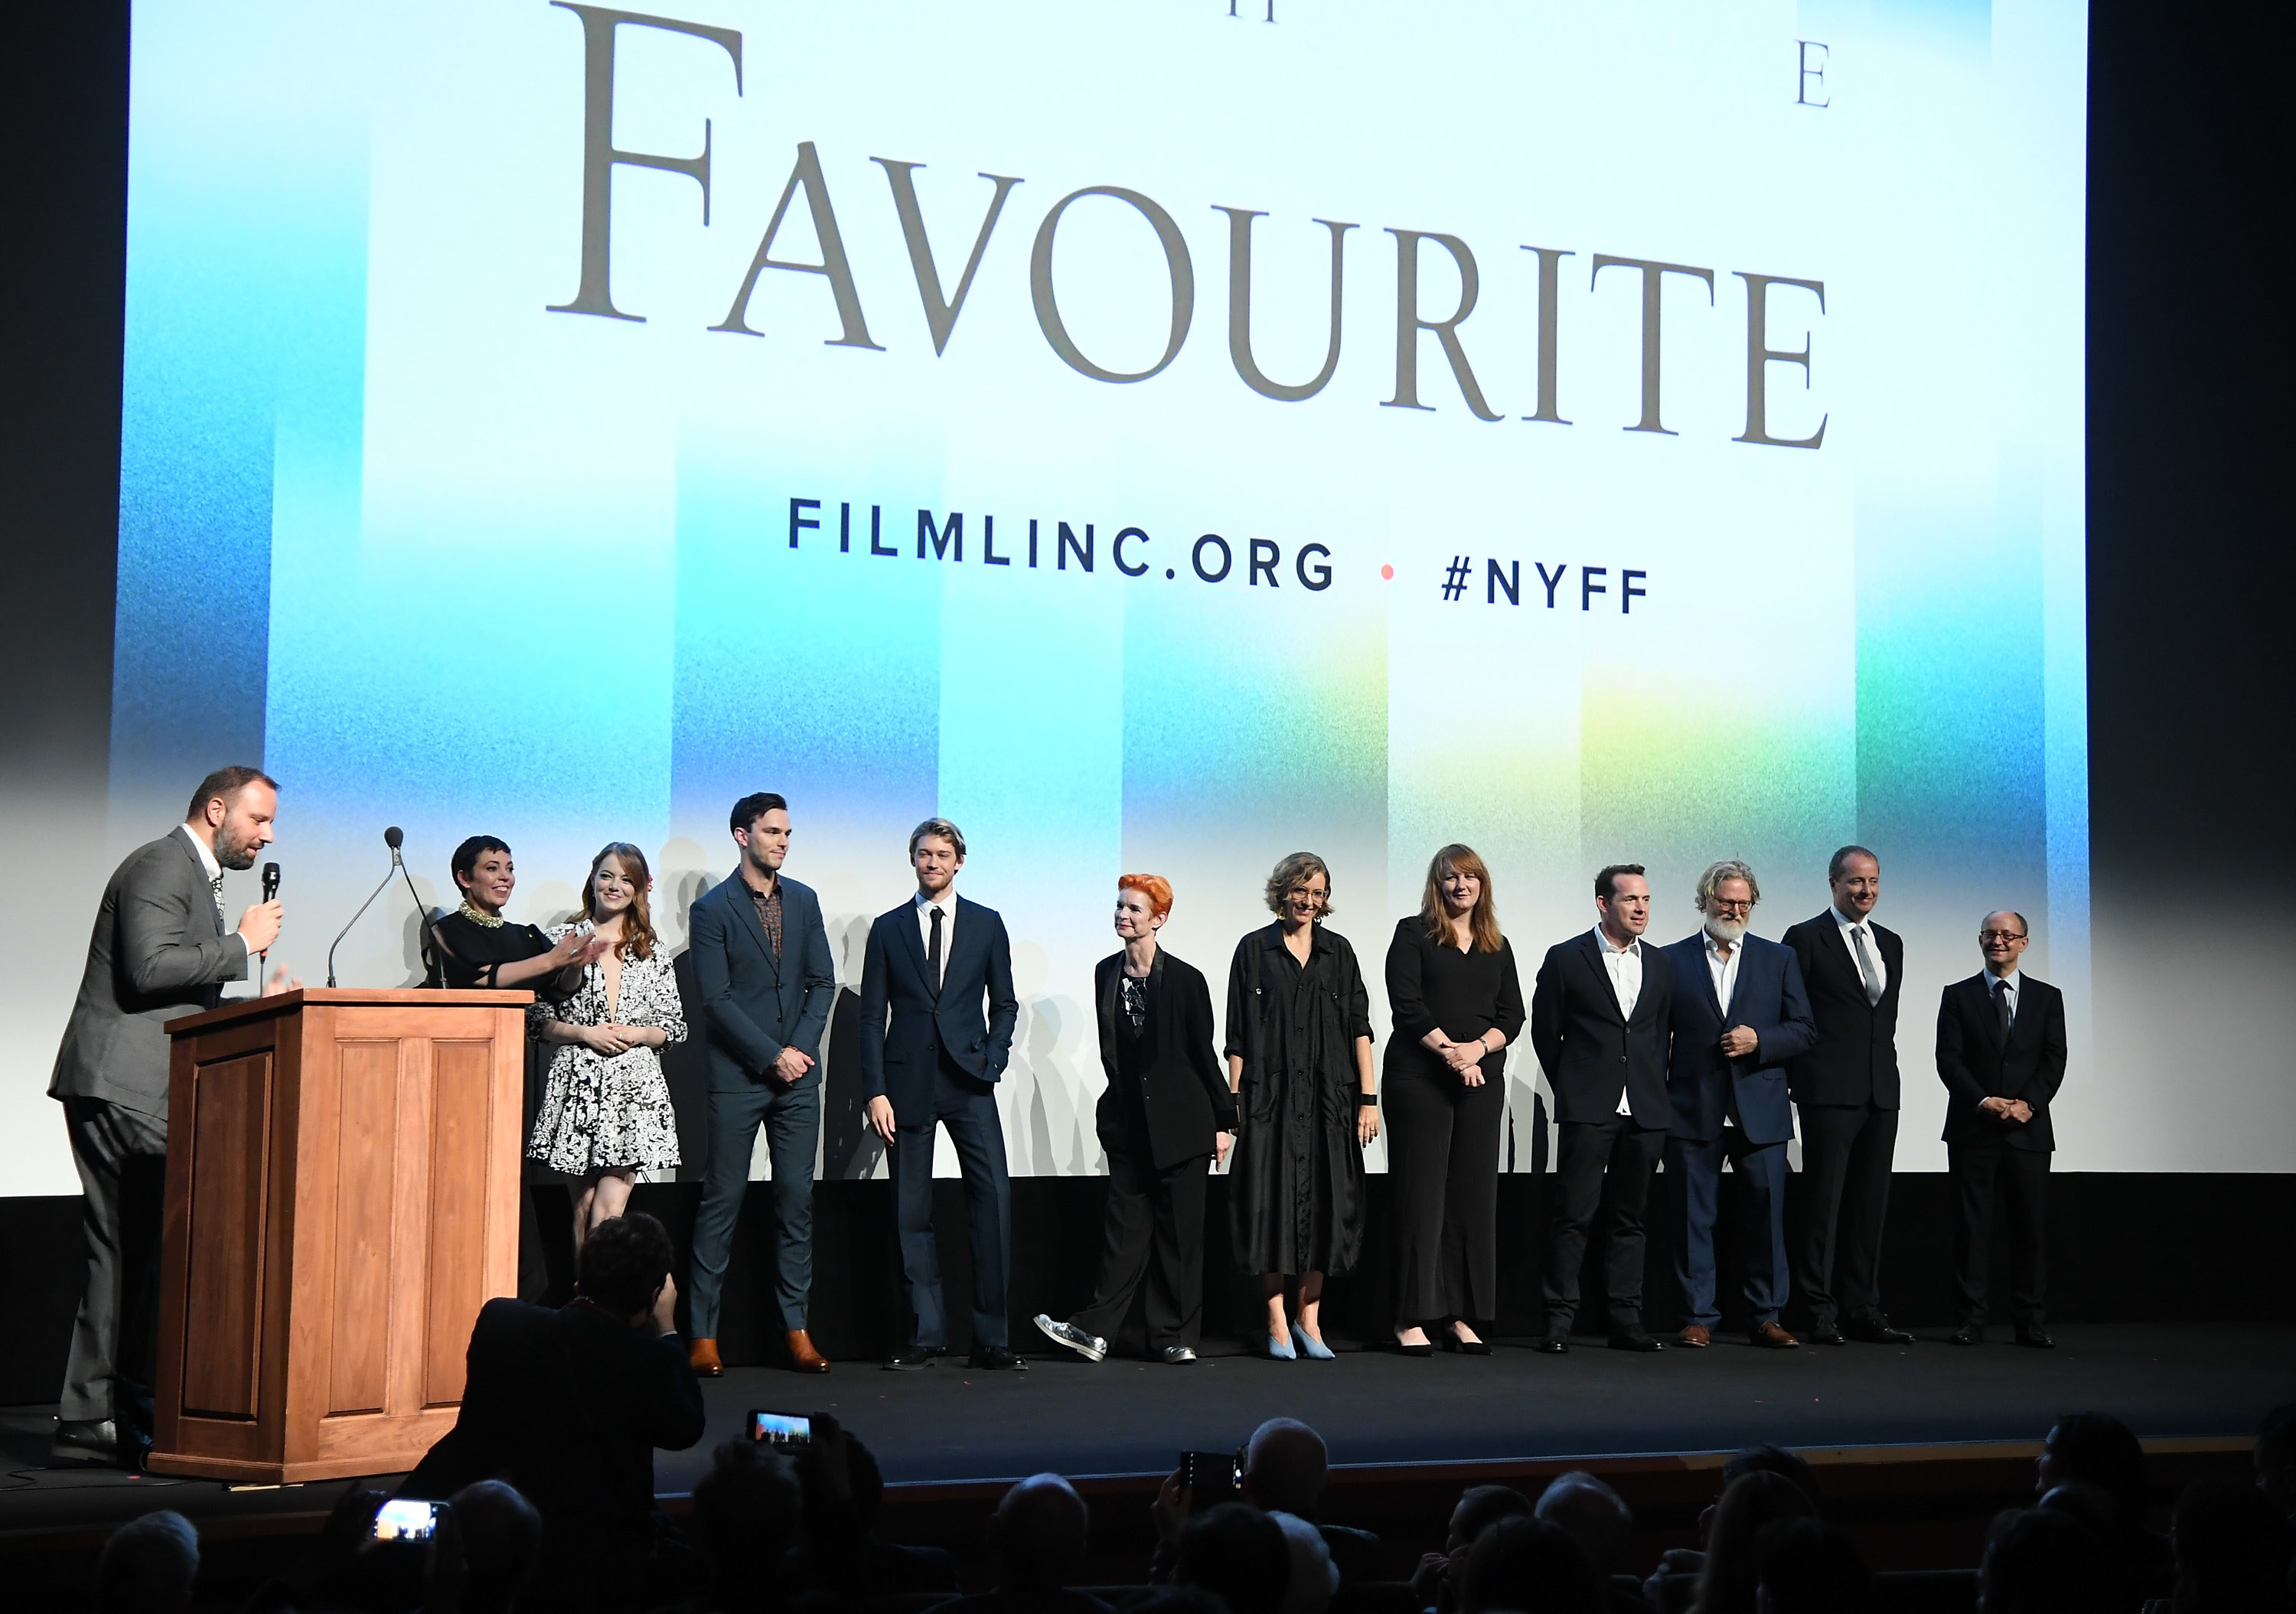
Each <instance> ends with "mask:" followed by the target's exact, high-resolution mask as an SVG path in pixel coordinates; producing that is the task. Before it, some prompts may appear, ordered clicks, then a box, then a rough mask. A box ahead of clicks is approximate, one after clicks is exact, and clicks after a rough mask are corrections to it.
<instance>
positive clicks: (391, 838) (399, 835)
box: [327, 823, 427, 987]
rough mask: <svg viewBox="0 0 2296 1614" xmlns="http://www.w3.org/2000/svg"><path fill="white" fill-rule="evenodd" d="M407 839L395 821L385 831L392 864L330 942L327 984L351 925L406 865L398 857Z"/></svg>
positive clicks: (329, 983)
mask: <svg viewBox="0 0 2296 1614" xmlns="http://www.w3.org/2000/svg"><path fill="white" fill-rule="evenodd" d="M405 841H406V832H405V831H403V830H401V829H400V828H399V827H398V825H397V824H395V823H394V824H392V825H391V826H390V827H389V829H387V830H385V831H383V832H382V844H383V845H385V846H387V847H389V848H390V866H389V868H387V869H385V870H384V871H383V872H382V883H381V885H378V886H376V887H375V889H373V890H372V891H370V892H369V893H367V899H366V900H365V902H363V903H361V904H359V905H358V913H357V914H352V915H351V922H350V924H348V925H345V926H344V927H343V928H342V929H341V930H338V931H336V932H335V939H334V940H333V941H332V942H330V943H329V944H328V946H327V985H329V986H331V987H332V986H333V985H334V984H335V949H336V948H337V947H340V946H342V945H343V938H344V937H346V936H348V935H349V934H350V933H351V925H355V924H357V923H358V922H359V919H360V917H361V915H363V914H365V913H366V911H367V910H368V909H369V908H371V907H373V906H374V899H375V898H376V897H380V896H381V895H382V889H383V886H387V885H389V883H390V877H391V876H392V875H393V874H396V873H398V872H399V871H400V869H402V868H403V867H405V866H406V865H405V864H402V863H400V861H399V857H398V848H399V847H400V846H401V845H402V844H403V843H404V842H405ZM426 928H427V927H426Z"/></svg>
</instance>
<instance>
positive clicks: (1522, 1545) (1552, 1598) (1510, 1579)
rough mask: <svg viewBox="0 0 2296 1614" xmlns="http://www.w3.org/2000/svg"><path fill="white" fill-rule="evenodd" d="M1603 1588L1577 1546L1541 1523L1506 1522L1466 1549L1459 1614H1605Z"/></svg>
mask: <svg viewBox="0 0 2296 1614" xmlns="http://www.w3.org/2000/svg"><path fill="white" fill-rule="evenodd" d="M1602 1607H1603V1585H1602V1582H1601V1580H1600V1579H1598V1578H1597V1577H1596V1576H1595V1570H1594V1568H1593V1566H1591V1565H1590V1564H1588V1563H1587V1555H1586V1554H1585V1553H1582V1552H1580V1551H1579V1544H1578V1543H1577V1542H1575V1541H1573V1540H1571V1539H1570V1536H1569V1534H1568V1533H1567V1532H1565V1531H1564V1530H1563V1528H1562V1527H1561V1526H1560V1525H1554V1524H1549V1523H1547V1522H1546V1520H1543V1519H1502V1520H1499V1521H1498V1522H1497V1524H1494V1525H1492V1526H1491V1527H1490V1528H1488V1529H1487V1530H1485V1531H1484V1532H1483V1533H1482V1534H1481V1535H1480V1536H1477V1537H1476V1538H1475V1544H1474V1545H1473V1546H1472V1547H1470V1548H1468V1549H1467V1562H1466V1567H1465V1569H1464V1570H1463V1572H1462V1573H1461V1575H1460V1577H1459V1609H1460V1614H1496V1611H1497V1610H1507V1611H1508V1614H1601V1610H1602Z"/></svg>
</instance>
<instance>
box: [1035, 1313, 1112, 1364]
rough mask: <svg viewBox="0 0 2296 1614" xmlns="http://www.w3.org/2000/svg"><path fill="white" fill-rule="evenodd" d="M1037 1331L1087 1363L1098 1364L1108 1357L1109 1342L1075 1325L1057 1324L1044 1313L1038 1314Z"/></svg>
mask: <svg viewBox="0 0 2296 1614" xmlns="http://www.w3.org/2000/svg"><path fill="white" fill-rule="evenodd" d="M1037 1332H1039V1333H1041V1334H1043V1335H1044V1336H1045V1338H1046V1339H1047V1340H1051V1341H1052V1342H1053V1343H1054V1344H1055V1345H1065V1346H1067V1347H1068V1348H1070V1350H1072V1351H1074V1352H1076V1354H1077V1355H1078V1356H1082V1357H1083V1358H1084V1359H1085V1360H1086V1361H1087V1362H1098V1361H1100V1360H1102V1359H1103V1357H1105V1356H1107V1355H1108V1341H1107V1340H1103V1339H1102V1338H1100V1337H1099V1336H1098V1335H1096V1334H1088V1333H1087V1332H1085V1331H1084V1330H1082V1329H1081V1328H1078V1326H1077V1325H1076V1324H1075V1323H1055V1322H1054V1321H1053V1320H1052V1319H1051V1318H1050V1317H1048V1316H1046V1315H1045V1314H1044V1313H1043V1312H1038V1313H1037Z"/></svg>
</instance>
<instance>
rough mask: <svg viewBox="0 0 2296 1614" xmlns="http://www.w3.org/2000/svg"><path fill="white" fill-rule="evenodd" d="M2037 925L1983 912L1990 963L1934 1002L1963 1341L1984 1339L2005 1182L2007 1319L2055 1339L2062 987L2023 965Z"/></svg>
mask: <svg viewBox="0 0 2296 1614" xmlns="http://www.w3.org/2000/svg"><path fill="white" fill-rule="evenodd" d="M2030 934H2031V932H2030V927H2028V926H2027V924H2026V923H2025V916H2024V915H2023V914H2016V913H2012V912H2010V911H2008V910H2006V909H2004V910H2002V911H2001V912H1999V913H1996V914H1987V915H1986V916H1985V922H1984V923H1983V924H1981V925H1980V926H1979V927H1978V930H1977V945H1978V946H1979V947H1980V948H1981V949H1982V950H1983V951H1984V954H1985V968H1984V970H1983V971H1981V972H1980V973H1979V974H1976V975H1972V976H1971V977H1970V978H1969V979H1967V980H1957V981H1956V982H1954V983H1953V985H1951V986H1949V987H1947V988H1946V989H1945V995H1944V998H1943V999H1942V1001H1940V1002H1939V1004H1938V1031H1937V1066H1938V1077H1939V1080H1941V1081H1943V1082H1944V1083H1945V1086H1946V1093H1947V1094H1948V1097H1947V1101H1946V1110H1945V1152H1946V1168H1947V1170H1948V1171H1949V1172H1950V1173H1951V1174H1952V1176H1953V1190H1954V1201H1955V1206H1956V1209H1957V1211H1958V1212H1959V1217H1958V1220H1957V1221H1956V1224H1955V1226H1954V1241H1953V1250H1954V1299H1955V1303H1956V1306H1957V1307H1959V1309H1960V1313H1961V1326H1960V1327H1959V1328H1957V1329H1956V1330H1954V1332H1953V1342H1954V1343H1955V1344H1956V1345H1975V1344H1977V1343H1979V1342H1980V1340H1983V1339H1984V1338H1985V1306H1986V1271H1985V1267H1986V1256H1987V1253H1988V1246H1989V1244H1990V1243H1991V1241H1992V1236H1993V1193H1994V1187H1995V1184H2007V1187H2008V1200H2009V1241H2010V1244H2011V1246H2012V1247H2013V1249H2014V1251H2015V1257H2016V1263H2017V1267H2016V1287H2015V1289H2014V1290H2013V1291H2012V1294H2011V1299H2010V1305H2011V1307H2013V1310H2012V1312H2011V1318H2012V1321H2013V1325H2014V1327H2015V1329H2016V1338H2017V1343H2018V1344H2020V1345H2030V1346H2033V1347H2036V1348H2039V1349H2042V1350H2046V1349H2048V1348H2050V1347H2052V1346H2054V1344H2055V1343H2056V1341H2055V1340H2052V1339H2050V1338H2049V1335H2048V1331H2047V1330H2046V1328H2045V1327H2044V1326H2043V1325H2042V1324H2043V1317H2042V1287H2043V1284H2044V1282H2045V1281H2046V1276H2047V1266H2046V1241H2047V1220H2046V1212H2047V1207H2048V1189H2049V1155H2050V1153H2051V1151H2054V1149H2055V1148H2056V1146H2057V1135H2056V1133H2055V1132H2054V1130H2053V1129H2052V1128H2051V1127H2050V1125H2049V1103H2050V1101H2051V1100H2053V1099H2054V1098H2055V1097H2056V1096H2057V1088H2058V1087H2059V1086H2060V1085H2062V1083H2063V1081H2064V1079H2065V995H2064V994H2063V993H2062V992H2060V991H2058V990H2057V989H2056V988H2055V987H2053V986H2051V985H2049V983H2048V982H2046V981H2045V980H2036V979H2033V978H2032V977H2031V976H2030V975H2028V974H2026V973H2025V972H2024V971H2022V970H2021V969H2020V968H2019V967H2018V963H2019V961H2020V960H2021V959H2022V958H2023V957H2024V955H2025V947H2026V945H2027V943H2028V941H2029V939H2030Z"/></svg>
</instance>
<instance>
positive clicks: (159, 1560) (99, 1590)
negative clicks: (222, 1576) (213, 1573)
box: [94, 1508, 200, 1614]
mask: <svg viewBox="0 0 2296 1614" xmlns="http://www.w3.org/2000/svg"><path fill="white" fill-rule="evenodd" d="M199 1572H200V1533H199V1532H198V1531H197V1530H195V1529H193V1528H192V1521H191V1520H188V1519H186V1518H184V1516H183V1515H182V1514H181V1513H177V1512H170V1511H168V1509H165V1508H162V1509H160V1511H159V1512H152V1513H146V1514H144V1515H143V1517H141V1518H139V1519H131V1520H128V1521H127V1523H126V1524H123V1525H121V1526H120V1527H119V1528H118V1529H116V1530H114V1531H112V1532H111V1536H109V1537H108V1538H107V1539H106V1540H105V1542H104V1544H103V1551H102V1553H99V1554H97V1556H96V1561H95V1603H94V1606H95V1608H96V1610H97V1614H178V1611H179V1610H182V1611H184V1614H188V1610H190V1608H191V1606H192V1580H193V1577H195V1576H197V1575H198V1574H199Z"/></svg>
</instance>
